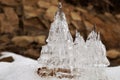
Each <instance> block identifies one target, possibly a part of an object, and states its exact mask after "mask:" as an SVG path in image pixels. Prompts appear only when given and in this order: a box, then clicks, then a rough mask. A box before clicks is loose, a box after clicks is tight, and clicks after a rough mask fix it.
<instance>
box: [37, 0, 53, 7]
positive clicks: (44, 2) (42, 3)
mask: <svg viewBox="0 0 120 80" xmlns="http://www.w3.org/2000/svg"><path fill="white" fill-rule="evenodd" d="M52 1H53V0H52ZM37 4H38V6H39V7H40V8H45V9H47V8H49V7H50V6H51V5H50V3H49V2H46V1H41V0H40V1H39V2H38V3H37Z"/></svg>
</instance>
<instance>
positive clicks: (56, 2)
mask: <svg viewBox="0 0 120 80" xmlns="http://www.w3.org/2000/svg"><path fill="white" fill-rule="evenodd" d="M50 2H51V3H52V4H54V5H58V0H50Z"/></svg>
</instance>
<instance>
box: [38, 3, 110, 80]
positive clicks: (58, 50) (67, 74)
mask: <svg viewBox="0 0 120 80" xmlns="http://www.w3.org/2000/svg"><path fill="white" fill-rule="evenodd" d="M46 42H47V44H46V45H44V46H42V50H41V55H40V57H39V59H38V61H39V63H40V64H41V67H40V68H39V69H38V74H39V75H40V76H41V77H43V76H44V77H56V79H55V80H59V79H63V80H109V79H108V77H107V76H106V71H105V70H106V68H107V66H108V65H109V61H108V59H107V58H106V49H105V46H104V44H103V43H102V42H101V39H100V33H97V32H96V31H95V29H94V30H93V31H92V32H91V33H90V34H89V35H88V38H87V40H86V41H85V40H84V38H83V37H82V36H81V35H80V33H79V32H77V31H76V37H75V41H74V42H73V38H72V36H71V34H70V31H69V29H68V24H67V21H66V17H65V14H64V13H63V11H62V5H61V3H59V5H58V10H57V12H56V14H55V17H54V21H53V23H52V24H51V27H50V31H49V35H48V38H47V40H46ZM48 80H52V79H48Z"/></svg>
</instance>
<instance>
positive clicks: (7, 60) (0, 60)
mask: <svg viewBox="0 0 120 80" xmlns="http://www.w3.org/2000/svg"><path fill="white" fill-rule="evenodd" d="M13 61H14V59H13V57H12V56H9V57H5V58H2V59H0V62H13Z"/></svg>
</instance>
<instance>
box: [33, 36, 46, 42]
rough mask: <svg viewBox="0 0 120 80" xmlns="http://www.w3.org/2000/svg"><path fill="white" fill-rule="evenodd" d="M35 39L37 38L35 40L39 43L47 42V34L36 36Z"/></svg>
mask: <svg viewBox="0 0 120 80" xmlns="http://www.w3.org/2000/svg"><path fill="white" fill-rule="evenodd" d="M34 39H35V42H37V43H39V44H45V39H46V36H45V35H41V36H36V37H35V38H34Z"/></svg>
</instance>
